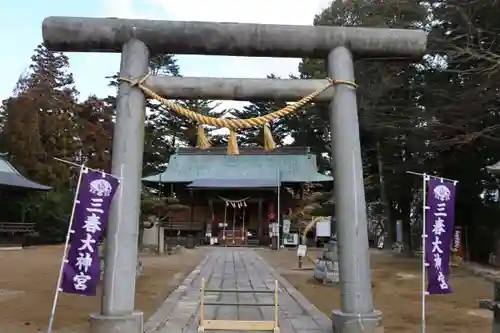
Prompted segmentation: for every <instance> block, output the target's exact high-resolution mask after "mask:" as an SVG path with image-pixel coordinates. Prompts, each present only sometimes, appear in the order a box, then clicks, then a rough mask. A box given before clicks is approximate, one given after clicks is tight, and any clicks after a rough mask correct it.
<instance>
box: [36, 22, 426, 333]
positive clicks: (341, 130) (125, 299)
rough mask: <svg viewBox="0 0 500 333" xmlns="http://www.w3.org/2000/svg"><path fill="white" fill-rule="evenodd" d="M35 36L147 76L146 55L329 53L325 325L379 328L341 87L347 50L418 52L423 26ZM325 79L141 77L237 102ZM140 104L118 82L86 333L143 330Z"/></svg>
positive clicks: (308, 87)
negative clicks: (329, 263) (332, 281)
mask: <svg viewBox="0 0 500 333" xmlns="http://www.w3.org/2000/svg"><path fill="white" fill-rule="evenodd" d="M43 39H44V42H45V45H46V46H47V48H48V49H49V50H52V51H68V52H116V53H118V52H121V53H122V58H121V64H120V76H121V77H126V78H135V79H140V78H143V77H144V76H145V75H146V74H147V73H148V65H149V60H150V56H152V55H156V54H167V53H169V54H204V55H229V56H246V57H293V58H322V59H328V60H327V63H328V74H329V76H330V77H331V78H332V79H333V80H335V81H336V82H337V84H336V86H335V88H330V89H328V90H327V91H325V92H323V93H322V94H320V95H319V96H318V97H317V100H322V101H328V100H332V102H331V104H330V130H331V139H332V151H333V157H334V161H335V162H334V163H333V165H332V166H333V170H334V171H333V174H334V179H335V197H336V220H337V221H338V225H337V235H338V245H339V270H340V272H339V273H340V274H339V275H340V288H341V293H340V294H341V308H340V309H339V310H334V311H333V319H332V321H333V331H334V332H339V333H361V332H363V333H368V332H375V331H376V330H378V329H380V321H381V318H382V314H381V312H380V311H377V310H375V309H374V308H373V298H372V291H371V273H370V258H369V254H368V235H367V217H366V208H365V206H366V204H365V194H364V186H363V170H362V161H361V149H360V139H359V122H358V109H357V102H356V91H355V89H353V88H352V84H350V83H353V82H354V69H353V54H354V55H356V56H361V57H363V56H369V57H390V56H398V57H411V58H418V57H420V56H422V55H423V54H424V52H425V50H426V43H427V37H426V34H425V32H424V31H419V30H403V29H380V28H359V27H349V28H346V27H332V26H294V25H270V24H242V23H211V22H179V21H152V20H128V19H116V18H78V17H48V18H46V19H45V20H44V22H43ZM89 70H91V69H89ZM326 84H327V81H326V80H267V79H222V78H220V79H219V78H171V77H155V76H152V77H149V78H148V79H147V80H146V81H145V85H146V86H148V87H149V88H150V89H151V90H153V91H155V92H157V93H158V94H160V95H163V96H166V97H168V98H178V99H228V100H245V101H246V100H255V99H257V100H273V99H280V100H298V99H300V98H302V97H303V96H305V95H307V94H309V93H310V92H311V91H314V90H316V89H318V88H319V87H321V86H324V85H326ZM332 98H333V99H332ZM144 110H145V96H144V94H143V92H142V91H141V90H140V89H138V88H137V87H133V86H131V85H130V84H129V83H127V82H121V83H120V86H119V89H118V98H117V110H116V126H115V129H114V137H113V157H112V172H113V173H114V174H117V175H120V176H121V177H123V179H124V181H123V182H122V185H121V186H120V188H119V190H118V191H119V193H117V195H116V196H115V198H116V199H115V200H114V204H113V209H112V211H111V215H110V221H109V225H108V235H109V236H108V238H107V250H106V268H105V278H104V295H103V300H102V309H101V313H100V314H97V315H92V318H91V331H92V333H101V332H102V333H104V332H106V333H107V332H123V333H139V332H142V323H143V318H142V313H136V312H134V296H135V282H136V281H135V269H136V256H137V236H138V227H137V223H138V221H139V209H140V191H141V170H142V156H143V146H144V117H145V111H144ZM122 165H123V168H121V166H122ZM377 332H378V331H377Z"/></svg>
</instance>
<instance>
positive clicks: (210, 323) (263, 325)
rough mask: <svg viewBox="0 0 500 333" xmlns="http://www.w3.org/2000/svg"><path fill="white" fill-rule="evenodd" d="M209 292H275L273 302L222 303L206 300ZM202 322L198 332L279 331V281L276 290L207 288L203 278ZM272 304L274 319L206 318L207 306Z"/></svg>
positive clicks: (275, 285) (276, 282)
mask: <svg viewBox="0 0 500 333" xmlns="http://www.w3.org/2000/svg"><path fill="white" fill-rule="evenodd" d="M207 293H236V294H242V293H251V294H274V302H273V303H257V304H255V303H245V304H243V303H222V302H206V301H205V296H206V294H207ZM200 294H201V295H200V313H199V317H200V322H199V326H198V332H204V331H205V330H217V331H269V332H271V331H272V332H274V333H279V331H280V329H279V323H278V314H279V307H278V281H274V290H253V289H249V290H245V289H206V288H205V279H202V280H201V288H200ZM207 305H213V306H255V307H260V306H272V307H274V319H273V320H216V319H208V320H207V319H205V306H207Z"/></svg>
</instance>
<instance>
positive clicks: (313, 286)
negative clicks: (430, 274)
mask: <svg viewBox="0 0 500 333" xmlns="http://www.w3.org/2000/svg"><path fill="white" fill-rule="evenodd" d="M258 253H259V254H260V255H261V256H262V257H263V258H264V259H265V260H266V261H267V262H268V263H269V264H271V265H272V266H273V267H274V268H275V269H277V270H278V272H279V273H280V274H281V275H282V276H283V277H285V278H286V279H287V280H288V281H289V282H290V283H291V284H292V285H294V286H295V287H296V288H297V289H298V290H299V291H300V292H301V293H302V294H303V295H304V296H305V297H306V298H307V299H309V301H310V302H311V303H313V304H314V305H315V306H316V307H317V308H318V309H319V310H321V311H322V312H324V313H325V314H326V315H327V316H330V313H331V310H332V309H334V308H339V303H340V298H339V297H340V296H339V289H338V287H337V286H324V285H322V284H320V283H318V282H316V281H315V280H314V279H313V278H312V274H313V271H312V270H311V269H312V267H313V264H312V263H310V262H308V263H307V264H304V266H303V267H304V268H306V269H304V270H301V271H300V270H298V269H297V257H296V252H295V251H291V250H286V249H285V250H283V251H279V252H276V251H270V250H259V252H258ZM319 253H320V252H319V251H317V252H312V251H309V253H308V255H309V257H310V258H313V259H314V258H316V257H317V256H318V255H319ZM371 263H372V278H373V295H374V303H375V307H376V308H377V309H379V310H381V311H382V312H383V316H384V317H383V324H384V327H385V332H386V333H410V332H411V333H415V332H419V327H420V313H421V310H420V309H421V302H420V297H421V296H420V290H421V280H420V276H421V275H420V269H421V266H420V261H419V260H418V259H406V258H404V259H403V258H394V257H393V256H392V255H391V254H390V253H383V252H379V251H374V252H372V255H371ZM307 268H309V270H307ZM450 282H451V286H452V288H453V290H454V294H451V295H431V296H427V298H426V300H427V311H426V312H427V333H470V332H491V320H492V319H491V318H492V315H491V313H490V312H489V311H488V310H480V309H478V307H477V305H478V300H479V299H484V298H488V299H489V298H491V297H492V296H493V295H492V293H493V287H492V284H491V282H488V281H486V280H484V279H483V278H481V277H477V276H473V275H472V274H471V273H469V272H468V271H466V270H465V269H459V268H454V269H453V272H452V277H451V280H450ZM325 295H330V297H325Z"/></svg>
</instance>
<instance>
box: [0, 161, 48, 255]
mask: <svg viewBox="0 0 500 333" xmlns="http://www.w3.org/2000/svg"><path fill="white" fill-rule="evenodd" d="M50 189H51V187H49V186H45V185H42V184H38V183H35V182H33V181H31V180H29V179H27V178H26V177H24V176H23V175H22V174H21V173H20V172H19V171H18V170H17V169H16V168H14V166H12V164H10V163H9V162H8V161H7V160H5V158H4V157H2V156H1V155H0V209H1V214H0V248H2V249H6V248H9V249H13V248H18V247H19V246H20V245H22V244H23V243H24V239H25V237H26V235H28V234H30V233H33V232H35V231H36V230H35V223H32V222H31V223H30V222H27V221H26V220H25V209H24V207H22V206H19V207H16V206H13V202H19V201H20V200H19V199H22V198H25V197H26V196H28V195H29V194H30V193H32V192H35V191H48V190H50ZM6 217H9V219H8V220H6Z"/></svg>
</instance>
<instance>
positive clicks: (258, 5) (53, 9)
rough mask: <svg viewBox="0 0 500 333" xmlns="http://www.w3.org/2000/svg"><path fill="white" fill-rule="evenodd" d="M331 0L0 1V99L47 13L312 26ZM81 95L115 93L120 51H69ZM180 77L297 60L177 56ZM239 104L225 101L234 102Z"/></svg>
mask: <svg viewBox="0 0 500 333" xmlns="http://www.w3.org/2000/svg"><path fill="white" fill-rule="evenodd" d="M330 2H331V0H252V1H241V2H237V1H231V0H209V1H207V0H86V1H81V2H80V1H63V0H43V1H41V0H39V1H36V0H16V1H14V0H0V40H1V41H2V46H3V47H2V48H3V49H4V51H3V52H1V53H0V73H1V80H0V100H3V99H5V98H7V97H9V96H10V95H11V93H12V90H13V88H14V86H15V84H16V81H17V80H18V78H19V76H20V75H21V74H22V73H23V72H25V71H26V70H27V68H28V66H29V65H30V62H31V60H30V57H31V55H32V53H33V50H34V49H35V48H36V46H37V45H38V44H39V43H41V42H42V29H41V25H42V21H43V19H44V18H45V17H47V16H84V17H118V18H137V19H155V20H173V21H212V22H240V23H267V24H296V25H311V24H312V22H313V19H314V15H315V14H318V13H319V12H320V11H321V10H322V9H323V8H325V7H326V6H327V5H328V4H329V3H330ZM67 55H68V56H69V58H70V66H71V67H70V70H71V72H72V73H73V74H74V77H75V81H76V87H77V89H78V90H79V91H80V98H81V99H85V98H86V97H88V96H89V95H91V94H95V95H97V96H98V97H105V96H107V95H109V94H115V93H116V92H115V91H114V90H113V89H112V88H109V87H108V86H107V84H108V80H106V78H105V77H106V76H108V75H111V74H113V73H116V72H117V71H118V69H119V64H120V58H119V57H120V56H119V54H99V53H67ZM177 59H178V64H179V66H180V69H181V74H182V75H183V76H205V77H243V78H263V77H266V75H268V74H270V73H274V74H276V75H278V76H281V77H287V76H288V75H290V74H295V73H297V66H298V63H299V61H300V59H278V58H243V57H222V56H203V55H199V56H198V55H189V56H188V55H185V56H177ZM235 105H237V103H226V104H225V105H224V107H233V106H235Z"/></svg>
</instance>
